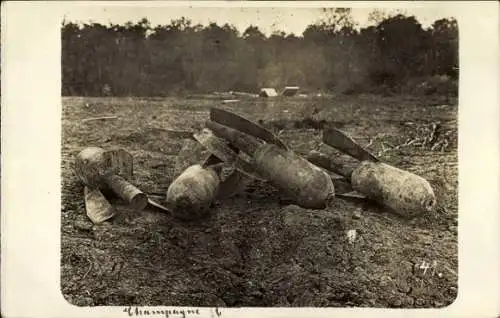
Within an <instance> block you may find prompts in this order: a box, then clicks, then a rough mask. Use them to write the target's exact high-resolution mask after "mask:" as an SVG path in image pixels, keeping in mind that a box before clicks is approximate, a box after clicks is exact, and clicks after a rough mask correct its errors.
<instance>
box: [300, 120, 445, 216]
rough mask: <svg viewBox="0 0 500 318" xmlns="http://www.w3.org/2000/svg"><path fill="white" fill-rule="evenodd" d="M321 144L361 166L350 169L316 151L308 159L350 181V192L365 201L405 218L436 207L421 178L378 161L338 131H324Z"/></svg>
mask: <svg viewBox="0 0 500 318" xmlns="http://www.w3.org/2000/svg"><path fill="white" fill-rule="evenodd" d="M323 141H324V142H325V143H326V144H327V145H329V146H332V147H334V148H337V149H340V150H341V151H342V152H344V153H346V154H348V155H350V156H352V157H354V158H356V159H358V160H360V163H359V164H358V165H356V167H354V168H350V167H347V166H346V165H345V164H344V163H343V162H341V161H340V160H338V159H337V158H333V157H329V156H327V155H325V154H323V153H320V152H317V151H312V152H310V153H309V155H308V157H307V159H308V160H309V161H311V162H312V163H314V164H316V165H318V166H320V167H322V168H325V169H326V170H330V171H333V172H335V173H337V174H340V175H342V176H344V177H345V178H347V179H349V180H350V182H351V185H352V188H353V190H355V191H357V192H359V193H361V194H363V195H364V196H366V197H367V198H368V199H371V200H373V201H376V202H378V203H379V204H381V205H384V206H386V207H388V208H389V209H390V210H392V211H393V212H395V213H397V214H399V215H402V216H406V217H415V216H417V215H420V214H422V213H424V212H429V211H432V209H433V208H434V206H435V205H436V196H435V194H434V191H433V189H432V187H431V185H430V184H429V182H428V181H427V180H425V179H424V178H422V177H420V176H418V175H416V174H414V173H411V172H409V171H405V170H402V169H399V168H396V167H394V166H391V165H389V164H386V163H383V162H381V161H379V160H378V159H377V158H375V157H374V156H373V155H372V154H370V153H369V152H368V151H367V150H365V149H363V148H362V147H361V146H359V145H358V144H356V143H355V142H354V141H353V140H352V139H351V138H350V137H348V136H346V135H345V134H344V133H342V132H341V131H339V130H337V129H330V130H327V131H325V132H324V133H323Z"/></svg>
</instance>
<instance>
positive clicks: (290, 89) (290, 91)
mask: <svg viewBox="0 0 500 318" xmlns="http://www.w3.org/2000/svg"><path fill="white" fill-rule="evenodd" d="M299 89H300V87H298V86H286V87H285V88H284V89H283V91H282V92H281V95H283V96H295V95H296V94H297V93H298V91H299Z"/></svg>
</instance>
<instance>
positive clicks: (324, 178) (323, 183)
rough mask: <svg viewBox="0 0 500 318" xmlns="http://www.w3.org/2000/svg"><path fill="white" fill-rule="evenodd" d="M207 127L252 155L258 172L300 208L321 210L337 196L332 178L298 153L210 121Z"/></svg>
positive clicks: (253, 164)
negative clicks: (262, 141)
mask: <svg viewBox="0 0 500 318" xmlns="http://www.w3.org/2000/svg"><path fill="white" fill-rule="evenodd" d="M207 127H209V128H210V129H211V130H212V131H213V132H214V133H215V134H216V135H219V136H220V137H222V138H225V139H227V140H228V141H229V142H231V143H232V144H233V145H235V146H236V147H238V148H240V149H241V150H243V151H245V152H246V153H247V154H249V155H251V156H252V157H253V160H252V161H253V163H252V166H254V168H255V170H256V172H257V173H258V174H259V175H261V176H263V177H264V178H265V179H267V180H268V181H269V182H271V183H272V184H274V185H275V186H276V187H278V188H280V189H282V190H283V191H284V192H285V193H286V194H287V195H289V196H290V197H292V198H294V199H295V200H296V202H297V204H298V205H300V206H302V207H305V208H311V209H315V208H318V209H321V208H324V207H325V206H326V203H327V201H328V199H330V198H332V197H333V196H334V194H335V190H334V186H333V182H332V180H331V178H330V176H329V175H328V174H327V173H326V172H324V171H323V170H321V169H320V168H318V167H317V166H315V165H313V164H312V163H310V162H309V161H307V160H306V159H304V158H302V157H300V156H299V155H297V154H296V153H295V152H293V151H291V150H285V149H283V148H280V147H278V146H277V145H275V144H266V143H261V142H258V141H257V140H255V138H252V137H251V136H249V135H247V134H245V133H242V132H239V131H237V130H235V129H232V128H229V127H226V126H224V125H221V124H218V123H216V122H213V121H208V122H207Z"/></svg>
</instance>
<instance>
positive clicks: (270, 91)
mask: <svg viewBox="0 0 500 318" xmlns="http://www.w3.org/2000/svg"><path fill="white" fill-rule="evenodd" d="M259 96H260V97H276V96H278V93H277V92H276V90H275V89H274V88H262V89H261V90H260V93H259Z"/></svg>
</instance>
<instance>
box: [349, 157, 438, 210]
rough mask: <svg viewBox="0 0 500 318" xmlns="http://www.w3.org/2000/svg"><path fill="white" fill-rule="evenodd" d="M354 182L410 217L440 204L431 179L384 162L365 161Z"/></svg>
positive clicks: (358, 187) (354, 175) (366, 193)
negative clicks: (437, 201)
mask: <svg viewBox="0 0 500 318" xmlns="http://www.w3.org/2000/svg"><path fill="white" fill-rule="evenodd" d="M351 183H352V186H353V189H354V190H356V191H358V192H360V193H362V194H364V195H366V196H367V197H368V198H370V199H372V200H375V201H377V202H379V203H381V204H383V205H385V206H387V207H389V208H391V209H392V210H393V211H394V212H396V213H398V214H401V215H404V216H408V217H413V216H416V215H419V214H421V213H423V212H426V211H431V210H432V209H433V208H434V206H435V204H436V197H435V195H434V191H433V190H432V187H431V185H430V184H429V182H427V180H425V179H424V178H422V177H420V176H417V175H415V174H413V173H410V172H408V171H404V170H401V169H398V168H396V167H393V166H390V165H387V164H384V163H381V162H378V163H375V162H370V161H363V162H361V164H360V165H359V167H357V168H356V169H355V170H354V171H353V173H352V175H351Z"/></svg>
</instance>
